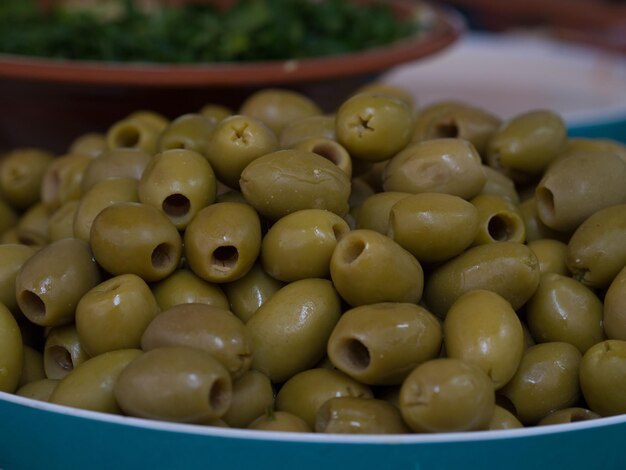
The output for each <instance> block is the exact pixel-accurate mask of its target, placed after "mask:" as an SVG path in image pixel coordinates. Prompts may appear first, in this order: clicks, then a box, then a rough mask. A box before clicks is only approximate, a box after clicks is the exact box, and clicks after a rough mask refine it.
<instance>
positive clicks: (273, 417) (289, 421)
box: [248, 411, 312, 432]
mask: <svg viewBox="0 0 626 470" xmlns="http://www.w3.org/2000/svg"><path fill="white" fill-rule="evenodd" d="M248 429H254V430H257V431H281V432H311V431H312V429H311V426H309V425H308V424H307V423H306V421H304V420H303V419H302V418H299V417H298V416H296V415H294V414H292V413H288V412H286V411H271V412H269V413H266V414H264V415H262V416H259V417H258V418H257V419H255V420H254V421H253V422H252V423H250V425H249V426H248Z"/></svg>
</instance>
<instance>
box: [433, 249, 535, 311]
mask: <svg viewBox="0 0 626 470" xmlns="http://www.w3.org/2000/svg"><path fill="white" fill-rule="evenodd" d="M539 277H540V272H539V262H538V261H537V257H536V256H535V254H534V253H533V252H532V251H531V250H530V248H528V247H527V246H526V245H523V244H521V243H515V242H497V243H489V244H486V245H479V246H475V247H473V248H470V249H468V250H467V251H465V252H463V253H462V254H460V255H459V256H457V257H456V258H453V259H451V260H450V261H447V262H446V263H444V264H442V265H441V266H439V267H437V268H436V269H435V270H434V271H433V272H432V273H431V274H430V276H428V277H427V280H426V283H425V286H424V300H425V302H426V305H427V307H428V308H429V310H430V311H431V312H433V313H434V314H435V315H437V316H439V317H441V318H443V317H445V315H446V312H447V311H448V309H449V308H450V306H451V305H452V304H453V303H454V302H455V301H456V299H457V298H459V297H460V296H461V295H462V294H464V293H465V292H468V291H470V290H475V289H486V290H491V291H493V292H495V293H497V294H500V295H501V296H502V297H504V298H505V299H506V300H507V301H508V302H509V303H510V304H511V306H512V307H513V309H514V310H517V309H519V308H520V307H521V306H522V305H524V303H526V301H527V300H528V299H529V298H530V296H531V295H533V293H534V292H535V289H537V286H538V285H539Z"/></svg>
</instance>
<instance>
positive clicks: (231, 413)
mask: <svg viewBox="0 0 626 470" xmlns="http://www.w3.org/2000/svg"><path fill="white" fill-rule="evenodd" d="M273 407H274V389H273V387H272V383H271V382H270V379H269V378H268V377H267V376H266V375H265V374H263V373H261V372H259V371H256V370H249V371H247V372H246V373H244V374H243V375H242V376H241V377H239V378H238V379H237V380H235V381H234V382H233V395H232V400H231V405H230V409H229V410H228V411H227V412H226V414H225V415H224V416H222V419H223V420H224V421H225V422H226V423H227V424H228V425H229V426H231V427H233V428H246V427H248V425H250V424H251V423H252V422H253V421H254V420H255V419H257V418H259V417H260V416H263V414H264V413H265V412H266V411H267V410H268V409H272V408H273Z"/></svg>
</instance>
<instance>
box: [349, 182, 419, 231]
mask: <svg viewBox="0 0 626 470" xmlns="http://www.w3.org/2000/svg"><path fill="white" fill-rule="evenodd" d="M408 196H411V193H402V192H395V191H385V192H382V193H376V194H373V195H371V196H370V197H368V198H367V199H365V201H363V204H362V205H361V208H360V209H359V213H358V215H357V217H356V228H359V229H369V230H374V231H376V232H378V233H382V234H383V235H387V233H388V231H389V217H390V215H391V209H392V208H393V206H394V205H395V204H396V203H397V202H398V201H400V200H402V199H404V198H406V197H408Z"/></svg>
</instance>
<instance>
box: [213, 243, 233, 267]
mask: <svg viewBox="0 0 626 470" xmlns="http://www.w3.org/2000/svg"><path fill="white" fill-rule="evenodd" d="M211 258H212V259H211V264H213V265H214V266H219V267H221V268H225V269H232V268H234V267H235V265H236V264H237V261H238V260H239V250H238V249H237V247H235V246H232V245H224V246H218V247H217V248H216V249H215V250H214V251H213V254H212V255H211Z"/></svg>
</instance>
